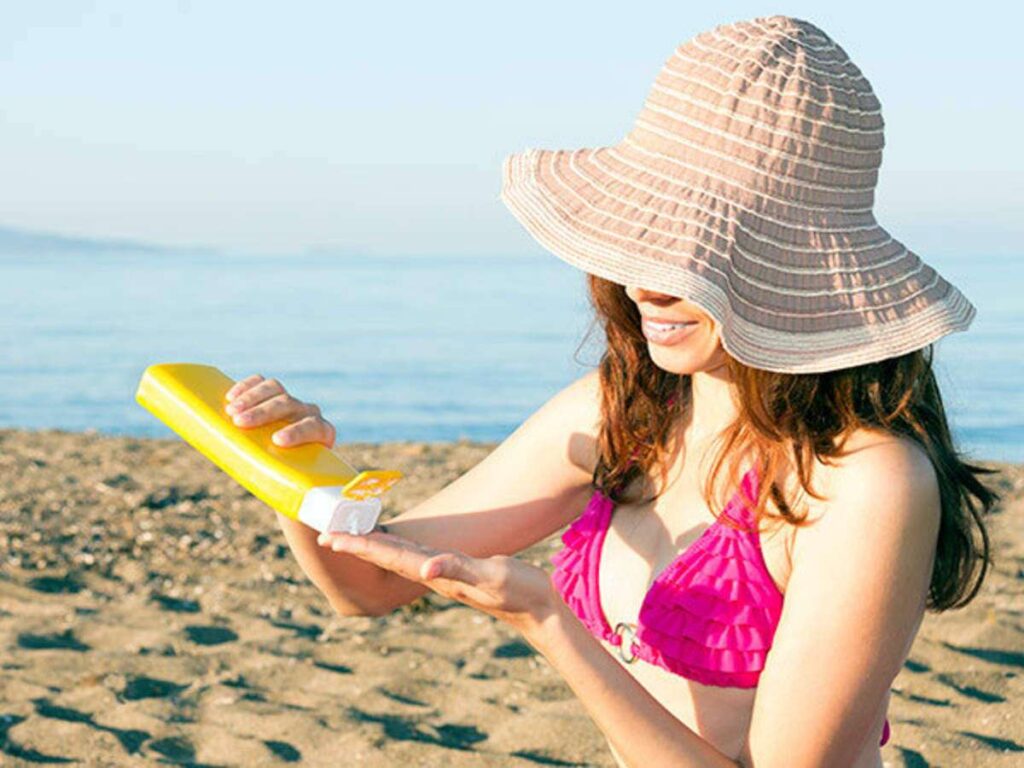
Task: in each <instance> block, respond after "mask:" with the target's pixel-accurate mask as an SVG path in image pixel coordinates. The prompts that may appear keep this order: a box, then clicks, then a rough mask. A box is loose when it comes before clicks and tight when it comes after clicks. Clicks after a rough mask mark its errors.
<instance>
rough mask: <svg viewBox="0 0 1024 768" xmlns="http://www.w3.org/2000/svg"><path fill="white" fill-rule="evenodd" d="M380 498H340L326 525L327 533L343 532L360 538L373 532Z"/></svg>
mask: <svg viewBox="0 0 1024 768" xmlns="http://www.w3.org/2000/svg"><path fill="white" fill-rule="evenodd" d="M380 509H381V502H380V496H370V497H369V498H367V499H347V498H342V500H341V501H339V502H338V506H337V507H335V508H334V515H333V516H332V517H331V522H330V523H328V525H327V532H328V533H331V532H333V531H344V532H345V533H351V534H352V535H353V536H362V535H363V534H366V533H369V532H370V531H372V530H373V526H375V525H376V524H377V518H378V517H380Z"/></svg>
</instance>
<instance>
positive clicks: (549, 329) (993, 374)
mask: <svg viewBox="0 0 1024 768" xmlns="http://www.w3.org/2000/svg"><path fill="white" fill-rule="evenodd" d="M929 263H931V264H932V265H934V266H935V267H936V268H937V269H939V271H940V272H941V273H942V274H943V275H945V276H946V277H948V278H949V279H950V280H952V281H953V282H954V283H956V284H957V285H958V286H960V287H961V288H962V289H963V291H964V293H965V294H966V295H967V296H968V298H969V299H970V300H971V301H972V302H973V303H974V304H975V305H976V306H977V308H978V316H977V318H976V320H975V323H974V325H973V326H972V328H971V329H970V330H969V331H968V332H967V333H960V334H953V335H951V336H948V337H946V338H945V339H942V340H941V341H940V342H939V343H938V344H937V345H936V357H935V360H936V369H937V372H938V376H939V383H940V386H941V388H942V392H943V396H944V398H945V401H946V407H947V412H948V415H949V417H950V421H951V423H952V425H953V430H954V436H955V438H956V439H957V441H958V443H959V445H960V448H961V449H962V450H963V451H964V452H966V453H968V454H969V455H971V456H973V457H975V458H983V459H999V460H1010V461H1024V394H1022V388H1021V383H1020V382H1021V379H1022V374H1024V355H1022V354H1021V352H1022V350H1024V344H1022V342H1021V338H1022V332H1024V319H1022V313H1021V312H1020V310H1019V307H1020V306H1021V304H1022V302H1021V301H1020V297H1019V295H1017V293H1018V292H1019V289H1020V286H1022V285H1024V280H1022V277H1024V267H1022V266H1021V263H1020V260H1015V259H1010V258H1008V257H990V258H983V257H975V256H972V257H971V258H970V259H969V260H966V259H952V258H951V259H947V260H939V259H930V260H929ZM591 319H592V318H591V309H590V307H589V304H588V300H587V296H586V283H585V277H584V274H583V273H582V272H580V271H579V270H576V269H574V268H572V267H570V266H569V265H567V264H565V263H563V262H561V261H560V260H558V259H556V258H554V257H552V256H550V255H542V256H522V257H511V256H506V257H497V256H494V257H492V256H478V257H475V256H442V257H437V256H431V257H426V256H398V255H396V256H380V255H373V256H353V255H330V254H320V253H318V254H305V255H273V256H271V255H258V256H256V255H253V256H247V255H239V254H220V253H196V252H193V253H190V252H180V253H178V252H172V251H164V252H156V253H152V252H148V253H132V252H124V251H119V252H104V251H96V250H87V251H83V252H81V253H78V252H74V251H64V252H56V253H13V254H7V255H0V386H2V388H3V395H2V397H0V426H3V427H21V428H30V429H37V428H47V427H55V428H60V429H68V430H82V429H88V428H92V429H95V430H98V431H99V432H103V433H110V434H131V435H139V436H165V437H169V436H171V434H172V433H171V432H170V430H168V429H167V428H166V427H164V426H163V425H162V424H160V423H159V422H157V421H156V420H155V419H153V418H152V417H151V416H150V415H149V414H148V413H146V412H145V411H144V410H143V409H142V408H139V407H138V405H137V404H136V403H135V402H134V400H133V397H132V394H133V392H134V388H135V386H136V385H137V383H138V380H139V377H140V375H141V373H142V371H143V370H144V369H145V367H146V366H147V365H149V364H151V363H156V362H201V363H209V364H212V365H216V366H217V367H219V368H221V370H223V371H225V372H226V373H228V375H230V376H232V377H233V378H236V379H237V378H242V377H244V376H247V375H249V374H252V373H260V374H262V375H264V376H266V377H276V378H278V379H279V380H280V381H281V382H283V383H284V385H285V386H286V387H287V389H288V390H289V391H290V392H292V394H294V395H295V396H296V397H298V398H300V399H302V400H306V401H309V402H314V403H316V404H318V405H319V406H320V407H321V409H322V411H323V413H324V416H325V417H326V418H328V419H329V420H330V421H331V422H332V423H334V424H335V426H336V427H337V431H338V440H339V441H340V442H348V441H373V442H376V441H385V440H431V441H442V440H455V439H459V438H465V439H471V440H483V441H500V440H503V439H504V438H505V437H507V436H508V435H509V434H510V433H511V432H512V431H513V430H514V429H515V428H516V427H517V426H518V425H519V424H521V423H522V421H523V420H524V419H525V418H526V417H527V416H529V415H530V413H532V412H533V411H534V410H536V409H537V408H538V407H539V406H540V405H541V404H542V403H543V402H544V401H545V400H546V399H547V398H549V397H550V396H551V395H553V394H554V393H555V392H557V391H558V390H559V389H560V388H562V387H563V386H565V385H566V384H568V383H569V382H570V381H571V380H573V379H574V378H577V377H578V376H580V375H582V374H583V373H584V372H585V371H586V370H589V369H590V368H591V367H593V366H594V365H595V364H596V363H597V361H598V360H599V359H600V354H601V349H602V344H603V339H602V335H601V330H600V328H599V327H595V328H593V329H592V332H591V333H590V335H589V336H587V330H588V328H590V327H591Z"/></svg>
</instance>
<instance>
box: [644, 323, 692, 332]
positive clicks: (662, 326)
mask: <svg viewBox="0 0 1024 768" xmlns="http://www.w3.org/2000/svg"><path fill="white" fill-rule="evenodd" d="M647 325H648V326H650V327H651V328H653V329H654V330H656V331H669V330H672V329H674V328H682V327H683V326H684V325H689V323H658V322H655V321H654V320H648V321H647Z"/></svg>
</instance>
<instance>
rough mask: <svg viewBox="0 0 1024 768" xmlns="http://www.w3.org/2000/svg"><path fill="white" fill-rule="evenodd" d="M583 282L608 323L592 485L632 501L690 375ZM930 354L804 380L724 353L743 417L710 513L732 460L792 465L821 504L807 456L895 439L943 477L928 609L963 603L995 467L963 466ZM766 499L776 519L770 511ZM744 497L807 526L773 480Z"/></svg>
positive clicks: (985, 555)
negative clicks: (985, 478) (655, 353)
mask: <svg viewBox="0 0 1024 768" xmlns="http://www.w3.org/2000/svg"><path fill="white" fill-rule="evenodd" d="M587 279H588V286H589V290H590V300H591V303H592V305H593V307H594V310H595V322H599V323H600V324H601V325H602V326H603V327H604V331H605V336H606V341H607V344H606V347H605V350H604V352H603V354H602V357H601V361H600V363H599V373H600V381H601V392H602V395H601V400H602V402H601V414H602V419H601V430H600V434H599V439H598V446H597V454H598V462H597V465H596V467H595V469H594V476H593V483H594V485H595V487H597V488H599V489H601V490H602V491H603V492H604V493H605V494H606V495H607V496H609V498H612V499H614V500H615V501H627V500H630V501H631V500H632V499H627V497H626V496H624V495H623V490H624V489H625V488H626V487H627V486H628V485H630V483H631V481H632V480H634V479H637V478H638V477H645V476H646V475H647V473H648V471H649V470H651V469H653V468H660V471H661V475H662V480H663V481H664V479H665V475H666V472H667V466H666V462H665V458H666V455H667V454H668V451H669V446H670V442H671V441H672V440H673V439H674V438H675V437H677V435H675V434H674V432H675V430H677V429H678V425H680V424H682V423H683V420H684V417H685V416H686V414H687V412H688V408H689V404H690V376H689V375H686V374H674V373H670V372H667V371H665V370H663V369H661V368H659V367H658V366H657V365H655V363H654V362H653V361H652V360H651V358H650V355H649V354H648V351H647V342H646V340H645V339H644V336H643V333H642V331H641V326H640V314H639V311H638V309H637V306H636V304H635V303H634V302H633V301H632V300H631V299H630V298H629V297H628V296H627V295H626V292H625V288H624V287H623V286H622V285H620V284H618V283H614V282H611V281H608V280H604V279H602V278H600V277H597V276H596V275H593V274H588V275H587ZM592 329H593V325H592V326H591V330H592ZM588 336H589V333H588ZM932 355H933V350H932V347H931V346H928V347H926V348H924V349H921V350H916V351H914V352H910V353H908V354H905V355H900V356H898V357H892V358H889V359H886V360H881V361H879V362H875V363H869V364H865V365H859V366H855V367H850V368H843V369H840V370H836V371H829V372H826V373H810V374H787V373H775V372H772V371H766V370H763V369H757V368H751V367H749V366H746V365H744V364H742V363H740V362H738V361H737V360H736V359H735V358H733V357H732V356H727V358H728V370H729V373H730V374H731V376H732V381H733V383H734V384H735V386H736V393H737V398H738V401H739V406H740V416H739V418H738V419H737V420H736V421H735V422H734V423H733V424H731V425H730V426H729V427H727V428H726V429H725V430H724V431H723V433H722V434H721V435H719V436H718V440H717V445H718V448H717V450H716V451H715V453H714V455H715V461H714V463H713V465H712V469H711V471H710V473H709V476H708V477H707V479H706V482H705V487H704V490H703V492H704V496H705V500H706V501H707V503H708V506H709V508H711V509H717V508H719V507H718V505H717V504H716V503H714V502H713V500H712V499H713V496H714V492H713V489H714V488H716V487H717V486H718V485H721V486H722V487H733V488H734V487H736V486H737V483H738V481H739V460H738V459H739V457H740V456H753V457H755V460H756V461H757V465H758V467H759V470H760V472H761V477H764V478H775V477H777V474H776V473H777V471H778V470H779V469H780V468H782V467H785V466H790V465H795V468H796V470H797V477H798V478H799V482H800V486H801V488H802V490H803V491H804V492H805V493H807V494H808V495H810V496H813V497H815V498H818V499H821V498H823V497H822V496H820V495H818V494H817V493H816V492H814V491H813V489H811V487H810V475H811V470H812V468H813V464H814V461H815V460H816V459H817V460H823V461H826V462H827V460H828V459H830V458H832V457H836V456H842V455H843V450H842V449H843V442H842V440H843V439H844V438H845V437H847V436H848V435H849V434H850V433H851V432H852V431H853V430H855V429H856V428H859V427H869V428H873V429H880V430H883V431H885V432H888V433H890V434H895V435H903V436H905V437H908V438H910V439H911V440H913V441H915V442H916V443H917V444H918V445H920V446H921V447H922V448H924V450H925V451H926V452H927V453H928V456H929V457H930V459H931V462H932V464H933V466H934V467H935V472H936V475H937V477H938V481H939V489H940V495H941V503H942V513H941V522H940V525H939V536H938V544H937V550H936V555H935V564H934V567H933V570H932V578H931V584H930V587H929V592H928V607H929V608H930V609H931V610H933V611H942V610H946V609H948V608H956V607H961V606H963V605H966V604H967V603H968V602H970V601H971V599H973V597H974V596H975V595H976V594H977V592H978V589H979V588H980V587H981V584H982V581H983V580H984V578H985V575H986V573H987V571H988V568H989V566H990V564H991V550H990V546H989V537H988V533H987V531H986V530H985V524H984V516H985V514H987V513H988V512H989V511H990V510H991V508H992V507H993V506H994V505H995V504H996V503H997V502H998V501H999V495H998V494H997V493H996V492H995V491H994V490H992V489H991V488H989V487H988V486H986V485H985V484H984V483H982V482H981V480H980V479H979V476H980V475H984V474H991V473H993V472H995V471H996V470H993V469H988V468H986V467H981V466H977V465H974V464H971V463H968V462H966V461H964V460H963V459H962V458H961V455H960V454H959V453H958V452H957V450H956V448H955V446H954V444H953V440H952V437H951V435H950V430H949V425H948V423H947V421H946V414H945V411H944V409H943V405H942V397H941V395H940V393H939V388H938V385H937V383H936V380H935V376H934V373H933V371H932ZM724 466H727V470H726V472H724V473H723V472H722V469H723V467H724ZM720 475H723V476H725V477H726V482H725V483H716V479H717V478H719V476H720ZM769 497H770V498H771V500H772V502H773V503H774V506H775V508H776V509H777V510H778V511H777V512H773V511H770V510H769V509H768V499H769ZM752 502H753V503H752V508H753V509H754V511H755V514H756V515H757V518H758V519H762V518H766V517H767V518H772V517H774V518H776V519H779V518H781V519H783V520H785V521H786V522H787V523H790V524H793V525H797V526H799V525H802V524H805V517H806V515H800V514H798V513H797V512H796V511H794V509H792V507H791V506H790V504H789V503H788V502H787V500H786V498H785V496H784V494H783V492H782V491H781V489H780V488H779V487H778V485H777V483H775V482H774V480H773V481H772V482H770V483H768V482H765V483H761V484H759V492H758V498H757V499H756V500H752Z"/></svg>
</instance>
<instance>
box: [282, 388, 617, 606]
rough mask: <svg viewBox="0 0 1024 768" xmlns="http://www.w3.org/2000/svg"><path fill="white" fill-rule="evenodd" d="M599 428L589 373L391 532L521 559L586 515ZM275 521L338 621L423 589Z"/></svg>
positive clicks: (395, 522) (395, 521)
mask: <svg viewBox="0 0 1024 768" xmlns="http://www.w3.org/2000/svg"><path fill="white" fill-rule="evenodd" d="M599 425H600V389H599V380H598V372H597V371H596V370H593V371H590V372H588V373H586V374H584V375H583V376H581V377H580V378H578V379H576V380H575V381H573V382H571V383H570V384H568V385H567V386H566V387H564V388H563V389H562V390H560V391H559V392H557V393H555V394H554V395H553V396H552V397H551V398H549V399H548V400H547V402H545V403H544V404H543V405H542V406H541V407H540V408H539V409H537V411H536V412H534V413H533V414H531V415H530V417H529V418H527V419H526V421H524V422H523V423H522V424H521V425H520V426H519V427H518V428H517V429H516V430H515V431H514V432H512V434H510V435H509V436H508V437H507V438H505V440H504V441H503V442H502V443H501V444H500V445H498V446H497V447H496V448H495V449H494V450H493V451H492V452H491V453H490V454H488V455H487V456H486V457H485V458H484V459H483V460H482V461H481V462H479V463H478V464H477V465H476V466H474V467H473V468H472V469H470V470H469V471H467V472H465V473H464V474H462V475H460V476H459V477H458V478H456V479H455V480H454V481H452V482H451V483H449V484H448V485H447V486H445V487H444V488H442V489H441V490H440V491H438V492H437V493H435V494H434V495H433V496H431V497H429V498H428V499H426V500H424V501H422V502H420V503H419V504H417V505H415V506H413V507H412V508H410V509H408V510H406V511H404V512H402V513H401V514H399V515H397V516H395V517H393V518H390V519H388V520H387V528H388V530H389V531H390V532H392V533H395V534H397V535H400V536H402V537H403V538H406V539H409V540H412V541H415V542H418V543H421V544H425V545H428V546H434V547H440V548H444V549H455V550H459V551H461V552H465V553H467V554H470V555H474V556H477V557H486V556H489V555H497V554H506V555H509V554H514V553H516V552H519V551H520V550H522V549H525V548H526V547H529V546H531V545H532V544H535V543H536V542H538V541H541V540H542V539H544V538H546V537H548V536H550V535H551V534H552V533H554V532H555V531H557V530H558V529H560V528H562V527H563V526H565V525H566V524H567V523H568V522H569V521H570V520H571V519H573V518H574V517H576V516H578V515H579V514H580V512H581V511H582V510H583V507H584V506H585V505H586V502H587V497H588V496H589V494H590V480H591V472H590V471H589V469H587V468H588V467H592V466H593V465H594V462H595V461H596V459H595V451H596V440H597V430H598V429H599ZM278 519H279V523H280V525H281V529H282V530H283V531H284V535H285V539H286V540H287V542H288V545H289V547H290V548H291V550H292V553H293V554H294V556H295V558H296V560H297V561H298V563H299V565H300V567H301V568H302V570H303V572H304V573H305V574H306V575H307V577H308V578H309V579H310V581H312V582H313V583H314V584H315V585H316V586H317V588H318V589H319V590H320V591H321V592H322V593H323V594H324V596H325V597H326V598H327V600H328V602H329V603H330V605H331V606H332V607H333V608H334V610H335V611H337V612H338V613H340V614H342V615H372V616H379V615H384V614H387V613H390V612H391V611H393V610H395V609H396V608H397V607H399V606H401V605H404V604H406V603H408V602H410V601H411V600H414V599H415V598H417V597H419V596H420V595H422V594H424V593H425V592H428V591H429V589H428V588H427V587H425V586H423V585H422V584H418V583H416V582H414V581H409V580H408V579H404V578H402V577H401V576H399V575H398V574H396V573H393V572H391V571H388V570H385V569H383V568H380V567H378V566H376V565H374V564H373V563H370V562H365V561H361V560H360V559H359V558H356V557H353V556H351V555H348V554H345V553H339V552H333V551H331V550H330V549H325V548H323V547H320V546H317V533H316V531H314V530H313V529H312V528H309V527H307V526H305V525H303V524H301V523H298V522H295V521H293V520H289V519H287V518H285V517H283V516H281V515H279V516H278Z"/></svg>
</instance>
